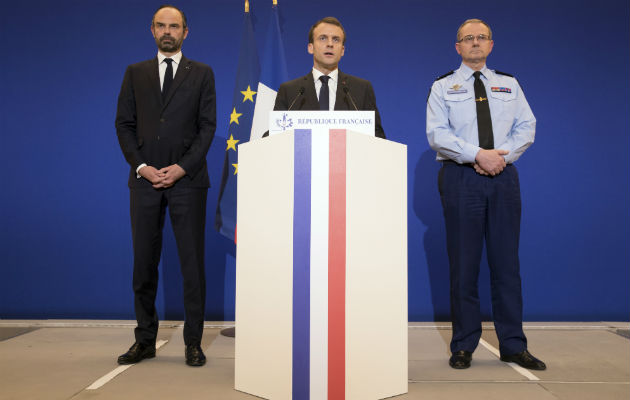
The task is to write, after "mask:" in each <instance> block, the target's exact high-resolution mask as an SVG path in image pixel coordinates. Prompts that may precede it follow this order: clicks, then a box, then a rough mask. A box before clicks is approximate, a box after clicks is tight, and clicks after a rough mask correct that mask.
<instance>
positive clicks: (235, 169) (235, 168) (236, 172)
mask: <svg viewBox="0 0 630 400" xmlns="http://www.w3.org/2000/svg"><path fill="white" fill-rule="evenodd" d="M232 166H233V167H234V175H236V174H238V164H232Z"/></svg>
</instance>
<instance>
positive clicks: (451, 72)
mask: <svg viewBox="0 0 630 400" xmlns="http://www.w3.org/2000/svg"><path fill="white" fill-rule="evenodd" d="M454 73H455V71H450V72H447V73H446V74H444V75H442V76H438V77H437V78H435V81H436V82H437V81H439V80H440V79H444V78H446V77H447V76H449V75H453V74H454Z"/></svg>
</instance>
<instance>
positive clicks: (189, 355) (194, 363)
mask: <svg viewBox="0 0 630 400" xmlns="http://www.w3.org/2000/svg"><path fill="white" fill-rule="evenodd" d="M205 363H206V356H205V355H204V354H203V350H201V346H199V345H198V344H191V345H188V346H186V364H188V365H190V366H191V367H201V366H202V365H204V364H205Z"/></svg>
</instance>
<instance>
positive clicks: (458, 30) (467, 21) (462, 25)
mask: <svg viewBox="0 0 630 400" xmlns="http://www.w3.org/2000/svg"><path fill="white" fill-rule="evenodd" d="M468 24H482V25H485V26H486V28H488V33H489V34H490V37H489V38H488V39H490V40H492V29H490V25H488V24H487V23H486V22H485V21H482V20H480V19H478V18H472V19H467V20H466V21H464V22H462V24H461V25H460V26H459V28H458V29H457V35H456V37H457V41H459V40H460V39H461V38H460V37H459V33H460V32H461V31H462V28H463V27H464V26H466V25H468Z"/></svg>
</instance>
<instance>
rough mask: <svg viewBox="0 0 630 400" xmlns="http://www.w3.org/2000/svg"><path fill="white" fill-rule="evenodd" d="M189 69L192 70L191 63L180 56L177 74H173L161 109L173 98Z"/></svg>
mask: <svg viewBox="0 0 630 400" xmlns="http://www.w3.org/2000/svg"><path fill="white" fill-rule="evenodd" d="M191 69H192V62H190V60H189V59H187V58H186V57H184V56H183V55H182V59H181V60H180V62H179V66H178V67H177V73H176V74H175V78H174V79H173V83H172V84H171V87H170V88H169V89H168V93H167V94H166V99H165V100H164V103H163V104H162V109H164V108H166V106H167V105H168V103H169V102H170V101H171V99H172V98H173V94H174V93H175V92H176V91H177V88H178V87H179V85H181V84H182V82H184V80H185V79H186V78H187V77H188V74H189V73H190V71H191Z"/></svg>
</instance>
